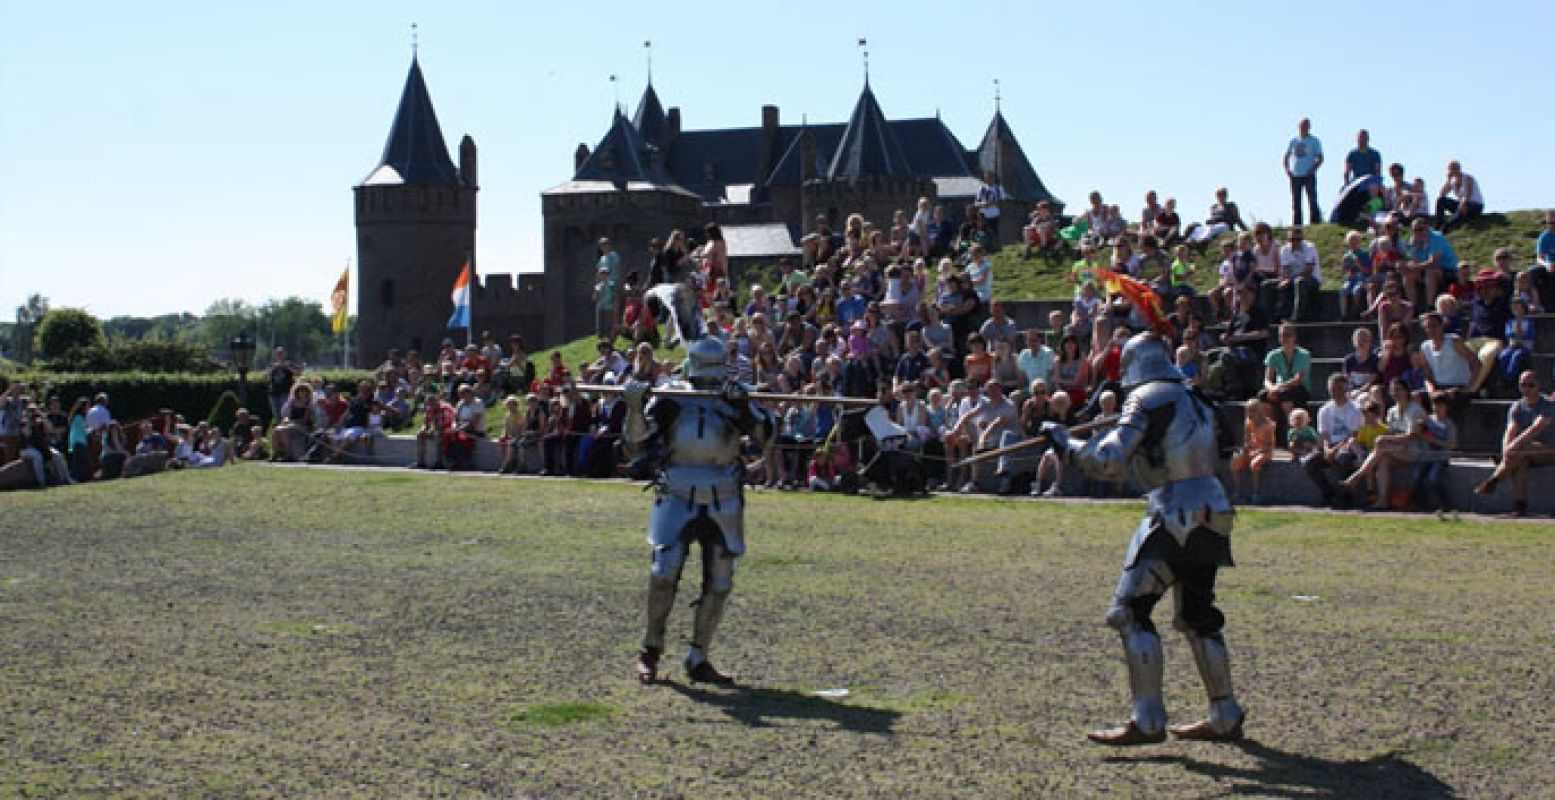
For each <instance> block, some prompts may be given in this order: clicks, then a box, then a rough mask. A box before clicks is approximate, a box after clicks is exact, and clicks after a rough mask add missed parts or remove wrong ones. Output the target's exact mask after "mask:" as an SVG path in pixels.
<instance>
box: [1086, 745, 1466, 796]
mask: <svg viewBox="0 0 1555 800" xmlns="http://www.w3.org/2000/svg"><path fill="white" fill-rule="evenodd" d="M1228 746H1230V747H1235V748H1237V749H1239V750H1241V751H1242V752H1244V753H1246V754H1248V755H1250V756H1252V757H1254V758H1256V759H1258V764H1256V765H1254V766H1251V767H1237V766H1230V765H1227V764H1217V763H1213V762H1209V761H1201V760H1199V759H1196V758H1190V757H1188V756H1177V755H1153V756H1147V757H1145V758H1129V757H1127V756H1113V757H1111V758H1108V759H1107V760H1108V761H1109V762H1112V763H1128V762H1139V761H1149V762H1152V763H1157V764H1176V765H1178V766H1181V767H1182V768H1183V769H1186V770H1188V771H1189V772H1193V773H1197V774H1199V775H1204V776H1206V777H1209V778H1214V779H1216V780H1220V781H1234V782H1236V784H1235V785H1234V786H1232V787H1231V788H1230V789H1229V791H1228V792H1227V794H1231V795H1238V794H1256V795H1259V796H1268V797H1301V798H1312V797H1316V798H1340V797H1387V798H1392V799H1393V800H1441V799H1442V798H1454V797H1457V796H1458V793H1457V792H1456V791H1455V790H1454V789H1453V788H1452V787H1451V786H1449V785H1447V784H1446V783H1443V782H1442V781H1441V779H1439V778H1437V777H1436V776H1435V775H1432V774H1431V773H1429V772H1426V771H1425V770H1424V769H1421V768H1420V767H1418V766H1416V765H1414V764H1411V763H1409V762H1408V761H1405V760H1404V759H1402V758H1400V757H1399V755H1398V753H1396V752H1393V753H1384V754H1383V755H1380V756H1376V757H1374V758H1368V759H1364V760H1360V761H1334V760H1330V759H1326V758H1317V757H1314V756H1303V755H1298V754H1296V753H1287V752H1284V751H1282V750H1276V749H1274V748H1272V747H1269V746H1268V745H1266V744H1263V743H1261V742H1258V741H1256V740H1253V739H1245V740H1243V741H1241V742H1237V743H1235V744H1232V745H1228Z"/></svg>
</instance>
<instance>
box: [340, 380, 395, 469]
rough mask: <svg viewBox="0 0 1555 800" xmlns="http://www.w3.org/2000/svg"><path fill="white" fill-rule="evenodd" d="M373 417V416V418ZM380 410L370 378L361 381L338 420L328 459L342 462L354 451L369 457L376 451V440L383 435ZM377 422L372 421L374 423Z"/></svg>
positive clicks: (382, 416) (381, 412) (370, 458)
mask: <svg viewBox="0 0 1555 800" xmlns="http://www.w3.org/2000/svg"><path fill="white" fill-rule="evenodd" d="M375 417H376V419H375ZM383 418H384V415H383V411H382V406H381V405H379V403H378V399H377V398H376V397H375V396H374V394H373V383H372V381H366V380H364V381H362V382H360V383H358V384H357V386H356V393H355V394H353V395H351V400H350V402H349V403H347V405H346V413H345V415H344V416H343V417H342V418H341V421H340V431H339V434H338V435H337V436H336V438H335V442H334V444H335V452H334V453H333V454H332V455H331V460H334V461H343V460H345V459H346V458H348V457H350V456H351V455H352V454H353V451H356V453H357V454H359V455H361V456H362V457H364V458H366V459H368V460H369V461H370V460H372V458H373V454H374V452H376V450H377V444H378V442H377V440H378V439H379V438H381V437H382V436H383ZM375 422H376V423H377V424H374V423H375Z"/></svg>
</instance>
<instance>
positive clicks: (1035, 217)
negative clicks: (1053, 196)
mask: <svg viewBox="0 0 1555 800" xmlns="http://www.w3.org/2000/svg"><path fill="white" fill-rule="evenodd" d="M1022 234H1023V238H1024V240H1025V242H1026V252H1025V257H1026V258H1031V256H1032V253H1033V251H1034V250H1035V251H1038V252H1042V253H1049V252H1052V250H1053V248H1055V247H1056V246H1057V245H1058V243H1059V242H1060V241H1062V240H1060V239H1059V237H1058V215H1056V214H1054V213H1053V204H1052V203H1051V202H1049V201H1047V200H1040V201H1038V202H1037V207H1036V208H1035V209H1032V212H1031V218H1030V220H1029V221H1028V222H1027V223H1026V227H1025V228H1024V229H1023V230H1022Z"/></svg>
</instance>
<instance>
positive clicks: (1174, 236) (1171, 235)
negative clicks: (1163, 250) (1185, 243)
mask: <svg viewBox="0 0 1555 800" xmlns="http://www.w3.org/2000/svg"><path fill="white" fill-rule="evenodd" d="M1147 232H1148V233H1150V234H1151V235H1152V236H1154V237H1155V238H1156V240H1157V241H1159V242H1160V243H1161V246H1162V247H1171V246H1172V245H1173V244H1176V243H1177V240H1178V239H1181V238H1182V217H1180V216H1178V215H1177V198H1175V197H1168V198H1166V207H1165V208H1163V209H1161V211H1160V213H1158V214H1156V215H1155V218H1154V219H1152V220H1151V221H1150V225H1149V230H1148V231H1147Z"/></svg>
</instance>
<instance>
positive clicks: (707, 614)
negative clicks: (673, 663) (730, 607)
mask: <svg viewBox="0 0 1555 800" xmlns="http://www.w3.org/2000/svg"><path fill="white" fill-rule="evenodd" d="M736 560H737V558H736V557H735V556H733V555H730V554H729V551H728V550H727V549H726V548H725V547H724V546H723V543H722V542H712V541H704V542H703V543H702V596H701V597H700V598H699V599H698V600H697V608H696V620H695V622H694V623H693V626H692V629H691V646H692V647H696V648H700V649H701V651H702V652H703V654H706V653H707V651H708V648H710V647H711V646H712V644H713V636H715V635H716V634H717V633H718V623H720V622H722V621H723V616H724V605H725V604H726V603H727V602H728V600H729V593H730V592H732V591H734V564H735V561H736Z"/></svg>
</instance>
